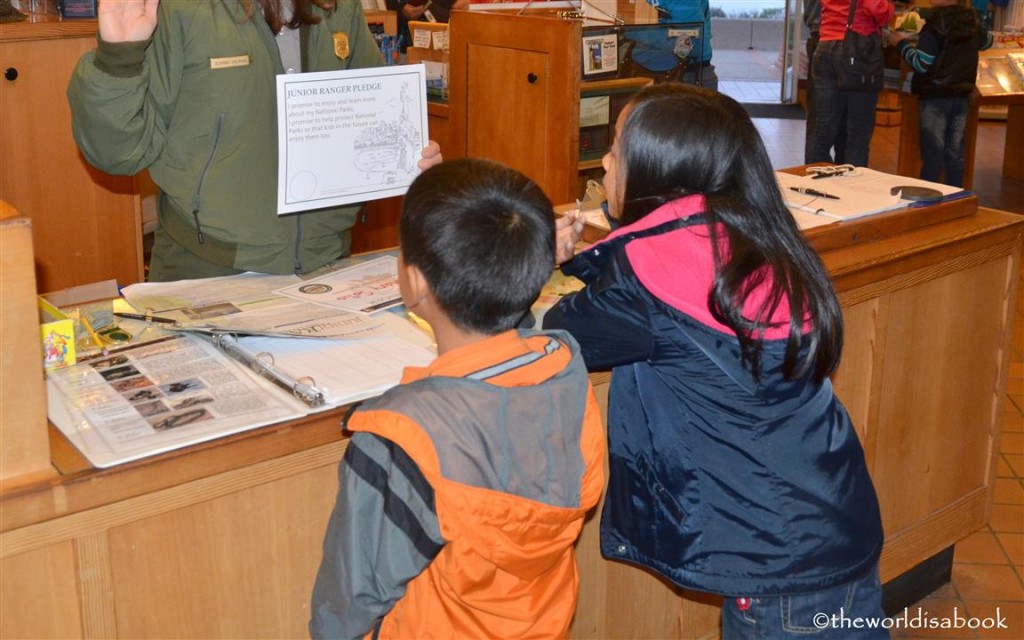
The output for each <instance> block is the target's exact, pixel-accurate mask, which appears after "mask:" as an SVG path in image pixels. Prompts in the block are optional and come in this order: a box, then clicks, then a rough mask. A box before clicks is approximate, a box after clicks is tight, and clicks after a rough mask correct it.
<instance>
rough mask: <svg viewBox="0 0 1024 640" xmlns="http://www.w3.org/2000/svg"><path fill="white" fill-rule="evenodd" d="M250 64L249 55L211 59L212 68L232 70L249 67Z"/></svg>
mask: <svg viewBox="0 0 1024 640" xmlns="http://www.w3.org/2000/svg"><path fill="white" fill-rule="evenodd" d="M249 62H250V58H249V54H245V55H244V56H228V57H226V58H210V68H211V69H231V68H234V67H248V66H249Z"/></svg>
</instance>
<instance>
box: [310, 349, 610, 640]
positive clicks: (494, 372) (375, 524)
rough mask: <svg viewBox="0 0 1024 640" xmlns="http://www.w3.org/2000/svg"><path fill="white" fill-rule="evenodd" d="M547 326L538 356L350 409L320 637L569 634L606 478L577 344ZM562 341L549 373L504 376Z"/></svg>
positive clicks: (319, 611)
mask: <svg viewBox="0 0 1024 640" xmlns="http://www.w3.org/2000/svg"><path fill="white" fill-rule="evenodd" d="M527 335H536V334H527ZM547 337H548V342H547V345H546V349H545V351H544V352H542V353H526V354H523V356H521V357H520V358H516V359H513V360H510V361H507V362H496V363H493V365H492V366H489V367H487V368H486V369H483V370H481V371H478V372H476V373H474V374H471V375H468V376H466V377H462V378H460V377H443V376H432V377H427V378H423V379H420V380H417V381H415V382H412V383H410V384H404V385H401V386H398V387H395V388H394V389H392V390H391V391H389V392H388V393H386V394H385V395H383V396H382V397H380V398H379V399H377V400H374V401H372V402H368V403H365V404H363V405H362V406H361V407H360V408H359V409H358V410H357V411H355V412H354V413H353V415H352V416H351V417H350V419H349V420H348V424H347V426H348V429H350V430H351V431H354V432H355V435H353V437H352V439H351V441H350V443H349V446H348V449H347V451H346V453H345V457H344V460H343V461H342V464H341V465H340V467H339V494H338V500H337V504H336V506H335V510H334V513H333V514H332V516H331V520H330V523H329V525H328V531H327V536H326V539H325V542H324V559H323V563H322V564H321V567H320V571H319V574H318V575H317V581H316V585H315V587H314V593H313V603H312V612H311V614H312V619H311V622H310V632H311V634H312V636H313V637H317V638H319V637H323V638H357V637H361V636H364V635H367V634H371V635H372V636H373V637H381V638H485V637H486V638H556V637H565V636H566V635H567V634H568V629H569V624H570V622H571V621H572V616H573V612H574V610H575V607H576V599H577V570H576V561H575V557H574V554H573V544H574V542H575V541H576V538H577V537H578V535H579V532H580V530H581V528H582V525H583V519H584V515H585V514H586V511H587V510H588V509H590V508H591V507H593V506H594V505H595V504H596V503H597V501H598V499H599V497H600V494H601V490H602V488H603V458H604V451H605V444H604V434H603V430H602V428H601V423H600V415H599V412H598V409H597V405H596V402H595V400H594V397H593V393H592V392H591V390H590V385H589V380H588V378H587V373H586V370H585V368H584V365H583V361H582V359H581V358H580V356H579V348H578V346H577V345H576V344H575V342H574V341H573V340H572V338H571V337H569V336H568V334H564V333H562V332H549V333H548V336H547ZM564 349H571V350H572V358H571V360H569V364H568V366H566V367H564V368H563V369H562V370H561V371H558V372H557V373H556V374H555V375H553V376H551V377H548V378H546V379H543V380H530V379H519V380H516V379H515V376H514V375H513V376H509V372H510V371H515V370H517V369H519V368H522V369H525V370H530V368H529V367H526V366H524V365H527V364H529V363H528V360H530V359H536V358H548V357H552V355H551V354H552V353H554V352H557V351H558V350H564ZM498 377H500V378H501V383H500V384H495V383H493V379H496V378H498Z"/></svg>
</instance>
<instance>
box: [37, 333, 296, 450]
mask: <svg viewBox="0 0 1024 640" xmlns="http://www.w3.org/2000/svg"><path fill="white" fill-rule="evenodd" d="M47 402H48V404H49V418H50V420H51V421H52V422H53V423H54V424H55V425H56V426H57V428H58V429H60V430H61V432H63V433H64V435H65V436H67V438H68V439H69V440H70V441H71V442H72V444H74V445H75V446H76V447H78V449H79V451H81V452H82V453H83V454H84V455H85V457H86V458H88V459H89V462H91V463H92V464H93V465H95V466H97V467H101V468H102V467H109V466H112V465H115V464H121V463H123V462H129V461H131V460H137V459H139V458H143V457H146V456H151V455H154V454H157V453H163V452H165V451H170V450H172V449H178V448H180V447H184V446H188V445H191V444H196V443H199V442H204V441H206V440H212V439H214V438H220V437H222V436H225V435H229V434H232V433H237V432H239V431H245V430H248V429H253V428H256V427H260V426H263V425H266V424H271V423H274V422H280V421H282V420H288V419H291V418H297V417H299V416H302V415H304V414H305V413H306V412H307V408H306V407H305V406H304V405H302V404H301V403H300V402H298V401H297V400H296V399H294V398H292V397H291V396H289V395H287V394H284V393H282V392H280V391H278V390H277V387H274V386H272V385H271V384H270V383H269V382H267V381H265V380H262V379H260V378H258V377H257V376H255V375H254V374H252V373H251V372H250V371H248V370H247V369H246V368H245V367H242V366H241V365H239V364H238V363H237V362H236V361H235V360H232V359H231V358H229V357H228V356H227V355H226V354H224V353H222V352H220V351H219V350H218V349H217V348H216V347H215V346H214V345H213V344H212V343H211V342H209V341H208V340H206V339H205V338H202V337H200V336H194V335H188V334H177V335H172V336H169V337H167V338H165V339H162V340H156V341H153V342H149V343H144V344H140V345H137V346H133V347H130V348H126V349H121V350H118V351H113V352H111V353H110V354H109V355H107V356H103V357H98V358H92V359H89V360H86V361H83V362H79V363H78V364H76V365H74V366H71V367H66V368H64V369H59V370H55V371H51V372H49V373H48V374H47Z"/></svg>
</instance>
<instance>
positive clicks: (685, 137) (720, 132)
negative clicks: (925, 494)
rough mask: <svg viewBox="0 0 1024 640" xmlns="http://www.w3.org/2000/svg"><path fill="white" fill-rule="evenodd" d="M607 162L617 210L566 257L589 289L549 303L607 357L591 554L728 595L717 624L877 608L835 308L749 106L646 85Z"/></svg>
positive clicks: (818, 622) (551, 322)
mask: <svg viewBox="0 0 1024 640" xmlns="http://www.w3.org/2000/svg"><path fill="white" fill-rule="evenodd" d="M603 165H604V169H605V172H606V174H605V189H606V191H607V193H608V204H609V210H610V213H611V215H612V216H614V217H616V218H618V220H619V222H620V224H621V226H620V227H619V228H618V229H617V230H616V231H614V232H613V233H612V234H610V235H609V236H608V237H607V238H606V239H605V240H603V241H601V242H600V243H598V244H596V245H594V246H593V247H592V248H590V249H588V250H587V251H585V252H583V253H581V254H580V255H578V256H576V257H575V258H574V259H572V261H570V262H568V263H567V264H565V265H564V266H563V271H565V272H567V273H570V274H572V275H575V276H577V277H579V278H580V279H582V280H583V281H584V282H585V283H586V287H585V288H584V289H582V290H581V291H579V292H577V293H575V294H572V295H570V296H567V297H565V298H563V299H562V300H561V301H560V302H559V303H558V304H557V305H556V306H555V307H553V308H552V309H551V310H550V311H548V312H547V314H546V315H545V316H544V325H545V327H558V328H565V329H568V330H569V331H570V333H572V334H573V335H574V336H575V337H576V339H577V340H578V341H579V343H580V346H581V347H582V349H583V357H584V359H585V360H586V362H587V367H588V368H589V369H591V370H595V369H609V368H610V369H611V370H612V378H611V389H610V392H609V393H610V395H609V404H608V447H609V452H608V454H609V472H610V476H609V481H608V489H607V494H606V496H605V506H604V511H603V513H602V516H601V550H602V553H603V554H604V555H605V557H607V558H610V559H616V560H622V561H627V562H630V563H633V564H637V565H640V566H643V567H646V568H648V569H650V570H653V571H655V572H657V573H659V574H661V575H662V576H664V577H666V578H668V579H670V580H671V581H672V582H674V583H675V584H677V585H679V586H680V587H683V588H686V589H695V590H699V591H706V592H712V593H717V594H721V595H723V596H725V601H724V606H723V618H722V627H723V637H724V638H727V639H728V638H755V637H756V638H773V639H774V638H785V637H804V636H806V634H808V633H820V634H822V635H821V636H818V637H835V636H836V635H837V634H840V633H843V632H845V633H844V635H843V636H842V637H853V636H850V635H849V632H850V630H849V629H843V630H842V631H840V630H839V629H834V630H833V631H832V632H831V633H830V632H829V629H830V625H832V624H833V619H832V618H831V616H833V615H835V616H841V615H845V616H847V617H849V618H855V617H875V618H877V619H878V621H879V623H880V622H881V619H882V616H883V613H882V609H881V587H880V585H879V582H878V557H879V553H880V551H881V548H882V527H881V521H880V514H879V508H878V501H877V497H876V495H875V490H874V487H873V486H872V483H871V479H870V478H869V476H868V472H867V468H866V465H865V461H864V454H863V451H862V449H861V446H860V443H859V441H858V439H857V435H856V433H855V432H854V430H853V426H852V425H851V423H850V418H849V416H848V415H847V413H846V410H845V409H844V408H843V406H842V404H840V402H839V400H838V399H837V398H836V397H835V395H834V394H833V391H832V386H831V383H830V382H829V379H828V377H827V376H828V375H829V374H830V373H831V372H832V371H833V370H834V369H835V367H836V365H837V363H838V362H839V356H840V352H841V350H842V336H843V329H842V315H841V313H840V309H839V304H838V301H837V298H836V294H835V291H834V290H833V288H832V285H831V282H830V280H829V276H828V274H827V273H826V271H825V268H824V267H823V265H822V264H821V261H820V260H819V258H818V256H817V254H815V253H814V251H813V250H812V249H811V248H810V247H808V245H807V244H806V243H805V241H804V240H803V237H802V236H801V234H800V232H799V230H798V229H797V227H796V224H795V223H794V221H793V218H792V216H791V215H790V213H789V211H788V210H787V209H786V206H785V204H784V203H783V200H782V197H781V195H780V193H779V188H778V184H777V182H776V180H775V177H774V174H773V172H772V169H771V163H770V161H769V159H768V154H767V152H766V151H765V148H764V145H763V143H762V142H761V139H760V136H759V135H758V133H757V130H756V129H755V128H754V125H753V123H752V122H751V120H750V118H749V117H748V116H747V115H746V113H745V112H744V111H743V109H742V107H740V105H739V104H738V103H736V102H735V101H734V100H733V99H732V98H729V97H727V96H723V95H721V94H717V93H714V92H711V91H707V90H703V89H700V88H696V87H691V86H686V85H668V84H665V85H655V86H653V87H650V88H648V89H645V90H643V91H641V92H640V93H638V94H637V96H636V97H635V98H634V99H633V100H632V101H631V102H630V104H629V105H627V106H626V108H625V109H623V111H622V113H621V114H620V116H619V120H618V122H617V125H616V137H615V141H614V143H613V145H612V148H611V150H610V151H609V153H608V154H607V155H605V157H604V160H603ZM559 257H560V258H561V257H564V253H563V252H560V255H559ZM822 616H825V617H822ZM872 635H873V636H874V637H887V633H885V632H884V631H882V630H880V629H876V630H874V631H866V632H864V633H863V634H862V635H860V636H857V637H871V636H872Z"/></svg>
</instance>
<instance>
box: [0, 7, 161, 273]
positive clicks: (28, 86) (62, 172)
mask: <svg viewBox="0 0 1024 640" xmlns="http://www.w3.org/2000/svg"><path fill="white" fill-rule="evenodd" d="M19 26H22V25H19ZM29 27H31V25H25V28H26V29H28V28H29ZM10 32H11V33H13V32H14V27H10ZM7 33H8V32H7V31H6V30H5V32H4V37H5V39H4V40H3V41H0V67H2V68H4V69H8V68H13V69H17V73H18V75H17V78H16V79H15V80H13V81H11V80H2V81H0V92H2V98H0V122H3V126H2V127H0V164H2V165H3V171H2V172H0V199H2V200H5V201H7V202H8V203H10V204H11V205H13V206H14V207H16V208H17V209H18V210H19V211H21V213H22V214H23V215H26V216H28V217H30V218H32V224H33V229H34V235H35V257H36V265H37V280H38V286H39V290H40V291H56V290H59V289H64V288H66V287H70V286H74V285H78V284H85V283H89V282H95V281H98V280H105V279H108V278H116V279H117V281H118V283H119V284H121V285H125V284H131V283H133V282H138V281H139V280H140V279H141V278H142V237H141V227H140V225H141V219H140V209H139V204H138V199H137V197H136V196H135V195H134V183H133V179H132V178H131V177H124V176H120V177H115V176H110V175H107V174H105V173H102V172H100V171H97V170H96V169H93V168H92V167H91V166H89V165H88V164H87V163H86V161H85V159H84V158H82V156H81V155H80V153H79V152H78V148H77V146H76V145H75V142H74V139H73V138H72V135H71V110H70V107H69V106H68V101H67V97H66V96H65V92H66V90H67V81H68V78H70V75H71V70H72V69H73V68H74V66H75V63H76V62H77V61H78V58H79V57H81V55H82V54H83V53H85V52H86V51H89V50H91V49H94V48H95V47H96V39H95V37H93V36H91V35H90V36H85V37H74V38H53V39H39V40H8V39H7Z"/></svg>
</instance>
